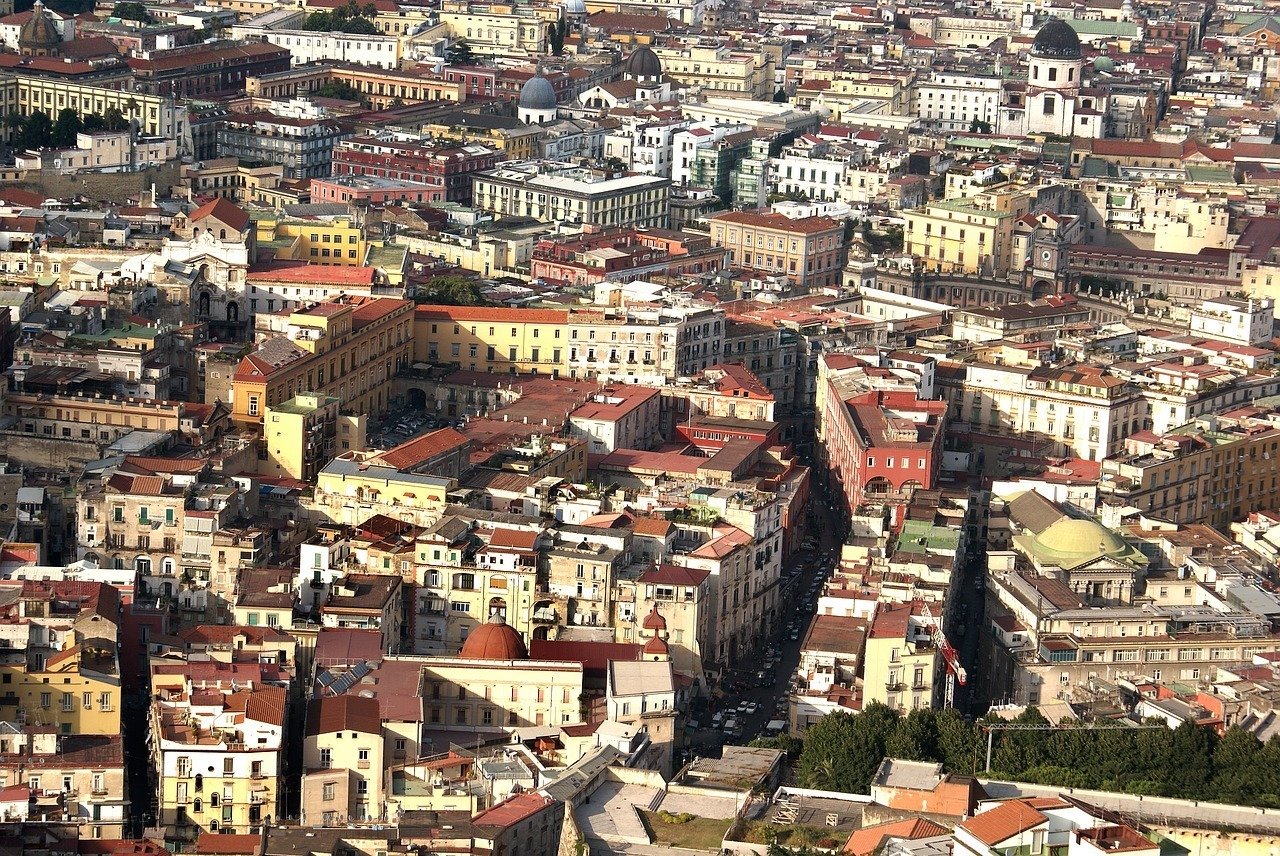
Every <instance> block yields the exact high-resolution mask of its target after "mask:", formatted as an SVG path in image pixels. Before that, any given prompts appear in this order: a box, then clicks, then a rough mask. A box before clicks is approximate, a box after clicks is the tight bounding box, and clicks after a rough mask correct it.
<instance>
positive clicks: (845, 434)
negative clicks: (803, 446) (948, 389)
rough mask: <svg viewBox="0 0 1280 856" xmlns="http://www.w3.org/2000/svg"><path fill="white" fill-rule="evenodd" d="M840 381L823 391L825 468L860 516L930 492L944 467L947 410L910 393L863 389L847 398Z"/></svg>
mask: <svg viewBox="0 0 1280 856" xmlns="http://www.w3.org/2000/svg"><path fill="white" fill-rule="evenodd" d="M842 387H843V385H842V384H841V383H840V381H839V379H834V380H830V381H828V382H827V389H826V390H825V391H824V395H825V401H824V406H823V415H822V420H823V426H822V444H823V448H824V452H825V455H826V458H827V465H828V467H829V468H830V472H831V473H832V474H833V476H834V477H835V479H836V480H837V482H838V483H839V487H840V489H841V490H842V491H843V494H844V497H845V501H846V502H847V504H848V508H849V513H850V514H856V513H857V512H858V509H859V507H860V506H862V505H866V504H878V503H903V502H906V501H907V500H909V499H910V498H911V495H912V493H914V492H915V491H916V490H931V489H933V488H934V487H935V486H936V485H937V482H938V470H939V468H940V466H941V464H942V437H943V434H944V433H945V431H944V429H945V427H946V417H947V405H946V402H944V401H923V400H921V399H920V398H917V397H916V394H915V393H914V392H912V391H908V390H901V389H894V390H885V389H873V390H862V391H859V392H857V393H856V394H854V395H851V396H848V397H846V395H845V392H844V390H843V388H842Z"/></svg>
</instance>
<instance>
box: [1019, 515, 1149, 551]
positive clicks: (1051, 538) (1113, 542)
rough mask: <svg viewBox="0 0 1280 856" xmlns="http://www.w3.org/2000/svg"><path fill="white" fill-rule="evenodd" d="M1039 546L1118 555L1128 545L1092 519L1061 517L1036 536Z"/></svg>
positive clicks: (1053, 549)
mask: <svg viewBox="0 0 1280 856" xmlns="http://www.w3.org/2000/svg"><path fill="white" fill-rule="evenodd" d="M1036 542H1037V544H1038V545H1039V546H1040V547H1043V548H1045V549H1046V550H1051V551H1053V552H1054V553H1060V554H1063V555H1071V554H1075V553H1106V554H1108V555H1118V554H1121V553H1124V552H1125V551H1126V550H1127V549H1128V547H1127V545H1126V544H1125V543H1124V539H1122V538H1121V537H1120V536H1119V535H1117V534H1116V533H1114V532H1112V531H1111V530H1110V529H1108V528H1107V527H1105V526H1103V525H1102V524H1101V523H1098V522H1097V521H1094V520H1077V519H1075V518H1073V517H1063V518H1062V519H1060V520H1058V521H1057V522H1056V523H1054V524H1052V525H1051V526H1049V528H1047V529H1045V530H1044V531H1043V532H1041V533H1040V534H1039V535H1037V536H1036Z"/></svg>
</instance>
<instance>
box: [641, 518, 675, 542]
mask: <svg viewBox="0 0 1280 856" xmlns="http://www.w3.org/2000/svg"><path fill="white" fill-rule="evenodd" d="M673 528H675V527H674V524H673V523H672V522H671V521H670V520H667V519H666V518H664V517H640V518H637V519H636V521H635V523H633V524H631V531H632V532H634V533H635V534H637V535H649V536H651V537H654V538H665V537H667V535H669V534H670V533H671V530H672V529H673Z"/></svg>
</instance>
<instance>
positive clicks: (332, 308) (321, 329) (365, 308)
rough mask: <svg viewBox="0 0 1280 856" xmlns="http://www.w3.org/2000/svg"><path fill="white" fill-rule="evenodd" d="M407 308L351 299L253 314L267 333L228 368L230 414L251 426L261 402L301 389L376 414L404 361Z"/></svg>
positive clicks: (402, 303)
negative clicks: (233, 367) (231, 373)
mask: <svg viewBox="0 0 1280 856" xmlns="http://www.w3.org/2000/svg"><path fill="white" fill-rule="evenodd" d="M412 310H413V304H411V303H410V302H409V301H407V300H395V299H391V298H368V299H362V298H353V299H347V300H338V301H335V302H331V303H318V304H315V305H314V306H309V307H307V308H305V309H298V310H295V311H292V312H288V313H281V314H279V315H259V316H258V317H257V322H258V330H259V333H260V334H262V335H264V336H269V337H270V338H267V339H266V340H265V341H263V342H262V343H261V344H260V345H259V346H258V348H257V349H256V350H255V351H253V352H252V353H250V354H249V355H248V356H246V357H244V359H242V360H241V361H240V365H239V366H238V367H237V369H236V372H235V375H234V378H233V381H232V384H233V398H234V401H233V406H232V419H233V420H235V421H236V422H237V423H239V424H242V425H259V424H261V423H262V420H263V418H264V417H265V416H266V411H267V408H269V407H275V406H279V405H281V404H283V403H284V402H286V401H288V400H290V399H292V398H293V397H294V396H296V395H298V394H299V393H302V392H307V393H313V394H317V395H326V396H332V397H335V398H337V399H338V401H339V402H340V404H339V408H340V410H343V411H346V412H348V413H361V414H376V413H381V412H382V411H384V410H385V409H386V408H387V407H388V406H390V404H391V397H392V384H393V381H394V378H395V375H396V373H397V372H398V371H399V370H400V369H402V368H404V367H406V366H408V365H409V363H410V360H411V359H412V349H413V327H412V323H413V314H412Z"/></svg>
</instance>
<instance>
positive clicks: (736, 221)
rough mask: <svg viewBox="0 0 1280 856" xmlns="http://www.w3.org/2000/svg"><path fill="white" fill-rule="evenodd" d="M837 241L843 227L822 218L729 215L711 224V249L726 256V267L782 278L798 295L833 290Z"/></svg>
mask: <svg viewBox="0 0 1280 856" xmlns="http://www.w3.org/2000/svg"><path fill="white" fill-rule="evenodd" d="M843 240H844V226H843V224H841V223H840V222H839V221H837V220H832V219H830V218H828V217H806V218H803V219H799V220H793V219H791V218H789V217H785V216H783V215H781V214H774V213H767V212H753V211H731V212H728V213H726V214H719V215H716V216H715V217H713V218H712V219H711V243H712V245H714V246H717V247H724V248H726V249H727V250H728V251H729V263H730V264H732V265H734V266H737V267H743V268H747V269H748V270H754V271H759V272H762V273H771V274H778V275H780V276H784V277H786V278H787V280H788V281H789V282H790V283H791V286H792V288H793V289H796V290H799V291H806V290H810V289H817V288H824V287H828V286H834V285H838V284H839V282H840V277H841V270H842V268H843V267H844V262H843V260H842V259H841V245H842V243H843Z"/></svg>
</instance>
